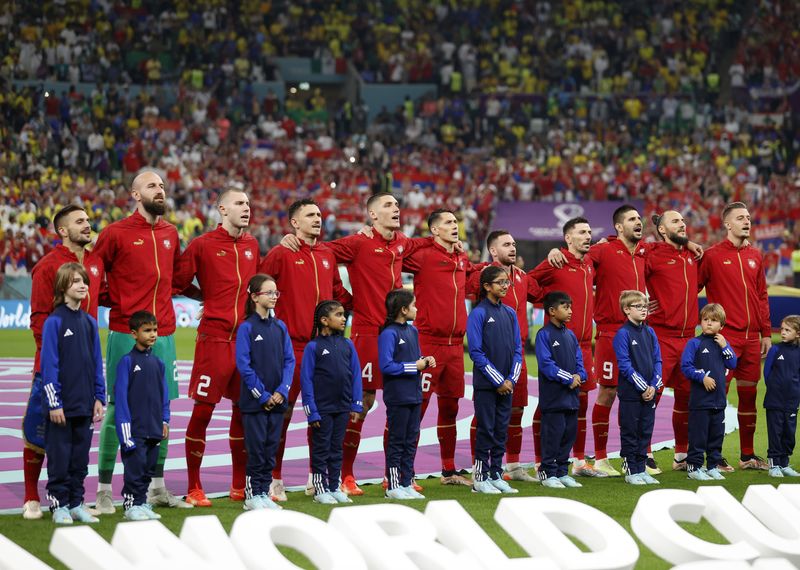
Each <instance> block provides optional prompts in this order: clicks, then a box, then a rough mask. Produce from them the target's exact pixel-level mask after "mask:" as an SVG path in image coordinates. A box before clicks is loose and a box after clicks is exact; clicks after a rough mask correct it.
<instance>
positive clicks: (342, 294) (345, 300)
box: [333, 267, 353, 311]
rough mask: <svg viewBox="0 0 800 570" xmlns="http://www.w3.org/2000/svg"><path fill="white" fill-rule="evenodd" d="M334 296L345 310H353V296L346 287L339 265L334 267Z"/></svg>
mask: <svg viewBox="0 0 800 570" xmlns="http://www.w3.org/2000/svg"><path fill="white" fill-rule="evenodd" d="M333 298H334V299H335V300H336V301H339V302H340V303H341V304H342V307H344V310H345V311H352V310H353V296H352V295H351V294H350V291H348V290H347V289H345V287H344V283H342V277H341V275H339V268H338V267H334V268H333Z"/></svg>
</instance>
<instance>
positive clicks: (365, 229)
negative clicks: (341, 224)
mask: <svg viewBox="0 0 800 570" xmlns="http://www.w3.org/2000/svg"><path fill="white" fill-rule="evenodd" d="M358 233H360V234H361V235H362V236H364V237H368V238H371V237H372V235H373V234H374V233H375V230H373V229H372V226H362V227H361V229H360V230H358Z"/></svg>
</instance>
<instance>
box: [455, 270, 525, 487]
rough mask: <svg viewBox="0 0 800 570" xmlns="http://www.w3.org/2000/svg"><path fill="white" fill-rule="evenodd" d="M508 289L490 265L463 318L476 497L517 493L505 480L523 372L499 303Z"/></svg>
mask: <svg viewBox="0 0 800 570" xmlns="http://www.w3.org/2000/svg"><path fill="white" fill-rule="evenodd" d="M510 285H511V281H510V280H509V277H508V273H506V271H505V270H504V269H503V268H502V267H498V266H494V265H491V266H489V267H487V268H486V269H484V270H483V272H482V273H481V279H480V302H479V303H478V304H477V305H476V306H475V307H474V308H473V309H472V312H471V313H470V314H469V318H468V319H467V345H468V346H469V356H470V358H471V359H472V362H473V372H472V388H473V393H472V399H473V402H474V404H475V417H476V419H477V420H478V421H477V424H478V425H477V430H476V433H475V466H474V472H473V481H472V491H473V492H475V493H487V494H497V493H516V492H517V489H514V488H513V487H511V485H509V484H508V483H506V482H505V481H504V480H503V477H502V475H503V465H502V463H503V455H504V454H505V452H506V438H507V433H508V422H509V420H510V419H511V394H512V393H513V391H514V385H515V384H516V382H517V379H518V378H519V374H520V371H521V370H522V341H521V340H520V334H519V323H518V321H517V315H516V314H515V313H514V310H513V309H511V308H510V307H508V306H507V305H504V304H503V302H502V298H503V297H505V296H506V293H508V288H509V286H510Z"/></svg>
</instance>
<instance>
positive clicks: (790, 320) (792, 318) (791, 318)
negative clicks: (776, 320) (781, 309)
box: [781, 315, 800, 344]
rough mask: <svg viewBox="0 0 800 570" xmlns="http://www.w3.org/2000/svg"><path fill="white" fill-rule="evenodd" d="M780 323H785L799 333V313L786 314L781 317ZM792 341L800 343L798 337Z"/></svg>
mask: <svg viewBox="0 0 800 570" xmlns="http://www.w3.org/2000/svg"><path fill="white" fill-rule="evenodd" d="M781 325H787V326H789V327H791V328H793V329H794V331H795V332H796V333H797V334H798V335H800V315H786V316H785V317H783V319H781ZM794 343H795V344H800V337H798V338H796V339H795V341H794Z"/></svg>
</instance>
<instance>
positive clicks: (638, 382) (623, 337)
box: [613, 329, 649, 393]
mask: <svg viewBox="0 0 800 570" xmlns="http://www.w3.org/2000/svg"><path fill="white" fill-rule="evenodd" d="M613 345H614V352H615V353H616V354H617V368H618V369H619V374H620V376H622V377H623V378H624V379H625V381H627V382H630V383H631V384H633V386H634V387H635V388H636V389H637V390H638V391H639V392H641V393H644V392H645V390H647V388H648V387H649V386H648V383H647V380H645V379H644V377H642V375H641V374H639V373H638V372H636V370H635V369H634V367H633V363H632V362H631V355H630V350H629V349H628V334H627V333H626V332H625V329H621V330H620V331H619V332H617V334H616V336H614V342H613Z"/></svg>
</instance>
